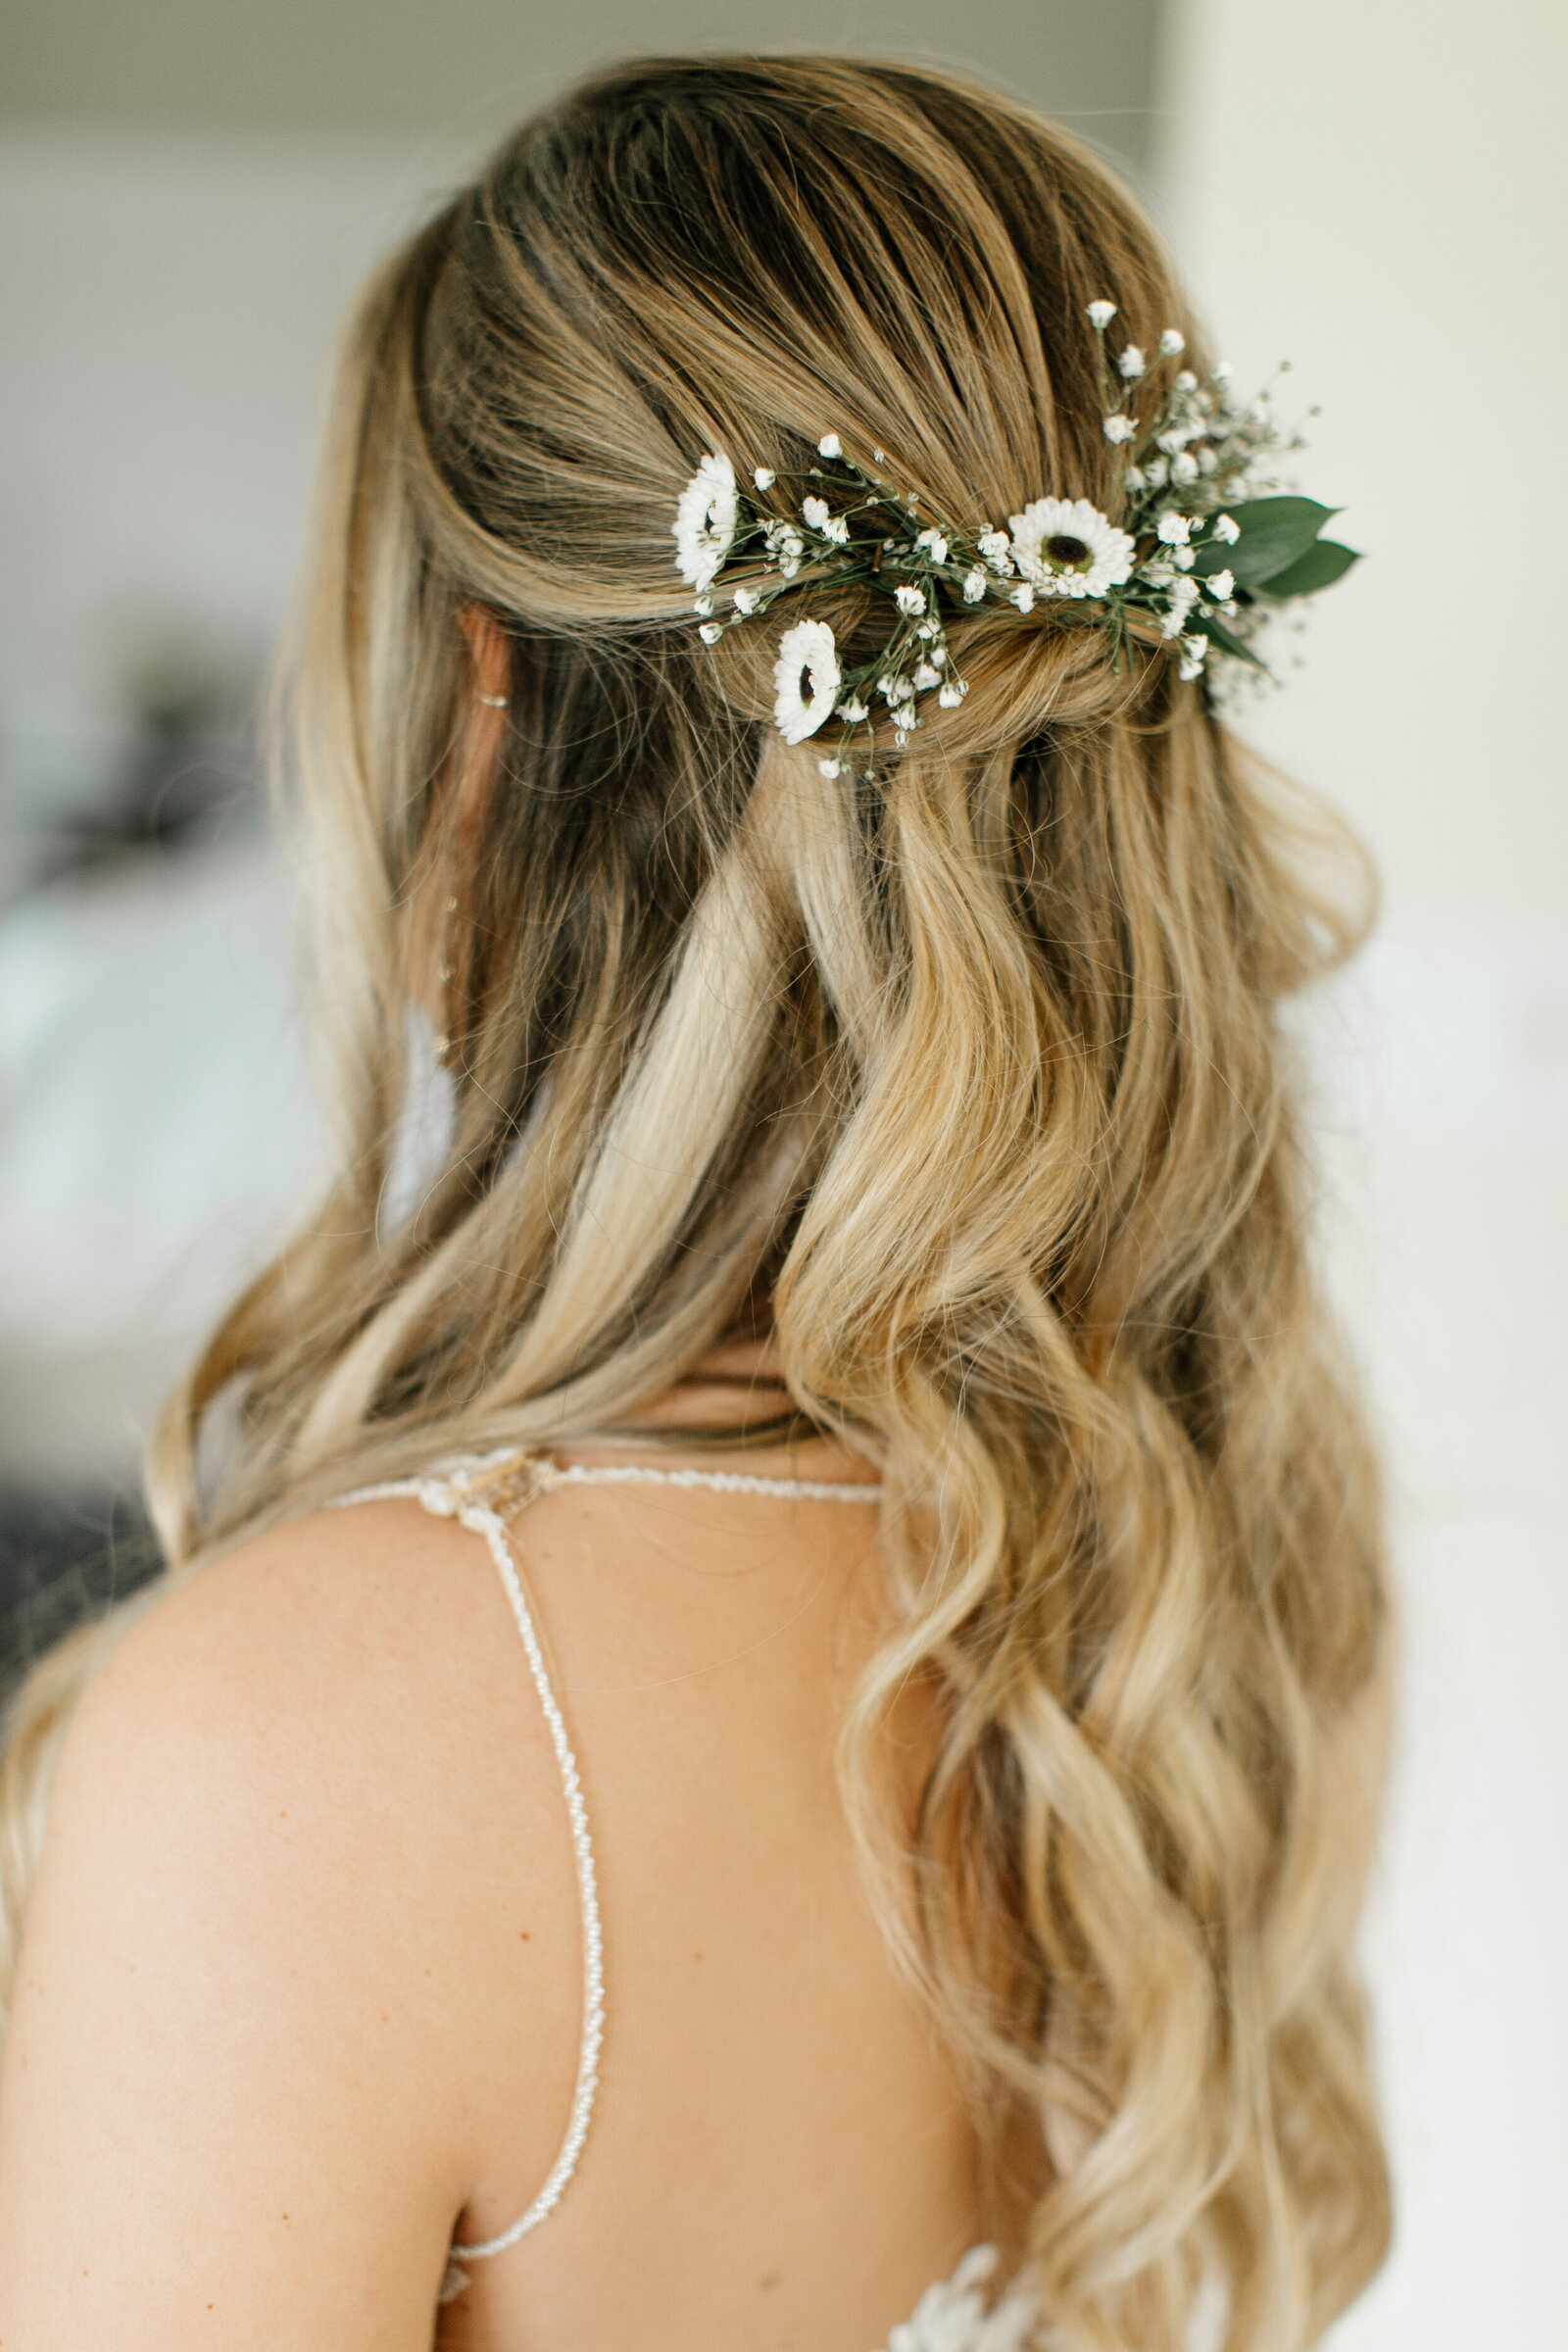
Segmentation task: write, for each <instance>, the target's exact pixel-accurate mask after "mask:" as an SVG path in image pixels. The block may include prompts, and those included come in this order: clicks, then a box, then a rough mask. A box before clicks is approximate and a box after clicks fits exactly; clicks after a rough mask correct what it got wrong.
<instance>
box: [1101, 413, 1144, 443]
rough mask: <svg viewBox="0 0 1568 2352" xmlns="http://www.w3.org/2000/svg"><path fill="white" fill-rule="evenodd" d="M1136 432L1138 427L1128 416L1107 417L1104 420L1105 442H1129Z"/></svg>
mask: <svg viewBox="0 0 1568 2352" xmlns="http://www.w3.org/2000/svg"><path fill="white" fill-rule="evenodd" d="M1137 430H1138V427H1137V425H1136V424H1135V423H1134V421H1133V419H1132V417H1106V418H1105V439H1106V440H1107V441H1116V442H1121V441H1130V440H1131V439H1132V438H1133V435H1134V434H1135V433H1136V432H1137Z"/></svg>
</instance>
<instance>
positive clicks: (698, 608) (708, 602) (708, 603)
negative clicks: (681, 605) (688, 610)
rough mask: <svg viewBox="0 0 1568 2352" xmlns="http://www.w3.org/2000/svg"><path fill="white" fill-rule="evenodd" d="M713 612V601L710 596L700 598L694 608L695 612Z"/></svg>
mask: <svg viewBox="0 0 1568 2352" xmlns="http://www.w3.org/2000/svg"><path fill="white" fill-rule="evenodd" d="M712 610H713V600H712V598H711V596H700V597H699V598H698V599H697V601H696V603H695V604H694V605H693V607H692V611H693V612H694V613H711V611H712Z"/></svg>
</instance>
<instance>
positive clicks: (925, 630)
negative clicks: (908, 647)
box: [914, 619, 942, 644]
mask: <svg viewBox="0 0 1568 2352" xmlns="http://www.w3.org/2000/svg"><path fill="white" fill-rule="evenodd" d="M914 633H915V635H916V636H917V637H923V638H924V639H925V640H926V642H927V643H928V644H929V643H930V641H931V639H932V638H933V637H940V636H941V634H942V623H941V621H940V620H931V619H926V620H922V621H921V623H920V625H919V627H918V628H917V629H916V630H915V632H914Z"/></svg>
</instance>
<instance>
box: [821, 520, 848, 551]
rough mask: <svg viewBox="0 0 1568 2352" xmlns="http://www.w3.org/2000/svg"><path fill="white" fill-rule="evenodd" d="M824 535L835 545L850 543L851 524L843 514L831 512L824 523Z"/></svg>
mask: <svg viewBox="0 0 1568 2352" xmlns="http://www.w3.org/2000/svg"><path fill="white" fill-rule="evenodd" d="M822 536H823V538H824V539H831V540H832V542H833V544H834V546H835V547H844V546H847V545H848V542H849V536H850V526H849V524H848V523H847V522H846V521H845V519H844V517H843V515H829V516H828V518H827V520H826V522H824V523H823V525H822Z"/></svg>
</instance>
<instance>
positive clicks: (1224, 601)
mask: <svg viewBox="0 0 1568 2352" xmlns="http://www.w3.org/2000/svg"><path fill="white" fill-rule="evenodd" d="M1206 585H1207V588H1208V593H1209V595H1210V596H1211V597H1212V598H1213V599H1214V602H1215V603H1216V604H1218V605H1228V604H1229V603H1230V601H1231V598H1232V597H1233V596H1234V595H1235V594H1236V574H1235V573H1234V572H1233V571H1216V572H1212V573H1210V575H1209V578H1208V581H1207V583H1206Z"/></svg>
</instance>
